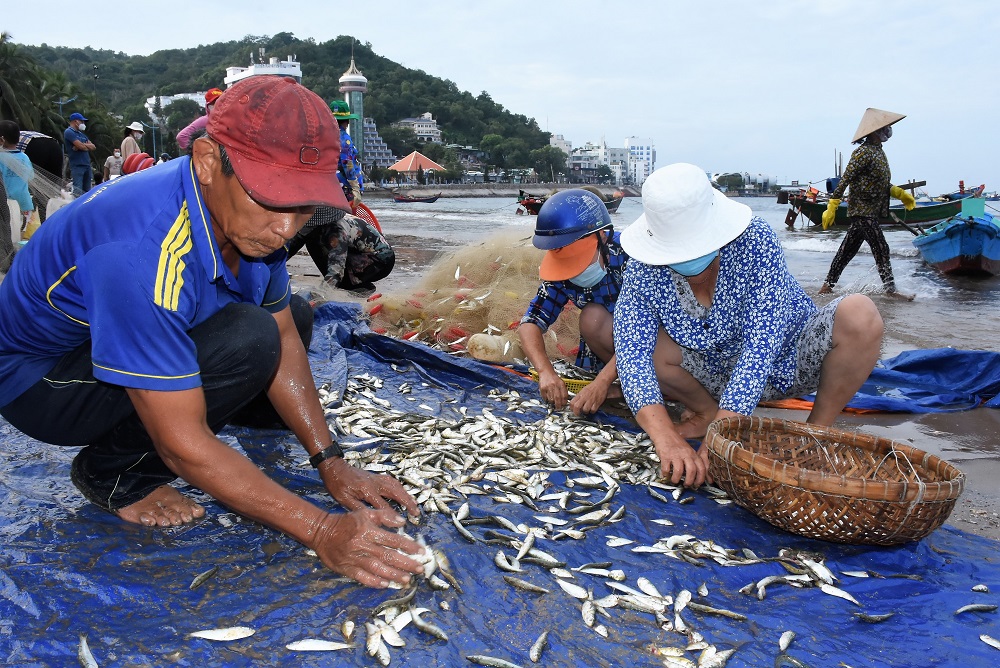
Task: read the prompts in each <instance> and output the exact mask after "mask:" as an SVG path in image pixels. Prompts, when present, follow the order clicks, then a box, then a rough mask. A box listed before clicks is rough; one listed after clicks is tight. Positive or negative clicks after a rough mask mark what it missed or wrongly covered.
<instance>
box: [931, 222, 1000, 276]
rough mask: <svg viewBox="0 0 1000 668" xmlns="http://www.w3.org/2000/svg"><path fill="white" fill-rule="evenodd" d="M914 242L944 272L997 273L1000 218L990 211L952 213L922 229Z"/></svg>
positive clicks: (992, 274) (987, 274) (999, 255)
mask: <svg viewBox="0 0 1000 668" xmlns="http://www.w3.org/2000/svg"><path fill="white" fill-rule="evenodd" d="M913 245H914V246H915V247H916V249H917V250H918V251H920V255H921V256H922V257H923V258H924V261H925V262H927V264H929V265H931V266H932V267H934V268H936V269H938V270H940V271H942V272H944V273H946V274H967V275H970V276H996V275H998V274H1000V220H998V219H995V218H994V217H993V216H992V215H991V214H988V213H983V214H982V215H979V216H972V215H958V216H954V217H952V218H949V219H948V220H944V221H942V222H940V223H938V224H937V225H935V226H933V227H929V228H927V229H925V230H923V232H921V234H920V235H918V236H917V237H915V238H914V239H913Z"/></svg>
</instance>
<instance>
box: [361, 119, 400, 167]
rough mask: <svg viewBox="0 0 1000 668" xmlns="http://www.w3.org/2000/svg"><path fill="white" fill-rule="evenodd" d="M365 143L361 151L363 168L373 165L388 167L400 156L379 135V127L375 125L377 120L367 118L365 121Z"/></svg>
mask: <svg viewBox="0 0 1000 668" xmlns="http://www.w3.org/2000/svg"><path fill="white" fill-rule="evenodd" d="M364 123H365V125H364V145H363V147H362V151H361V166H362V167H363V168H368V167H371V166H372V165H375V166H378V167H382V168H384V169H388V168H389V167H390V166H392V165H393V164H394V163H395V162H396V161H397V160H398V158H397V157H396V156H395V154H393V152H392V151H391V150H390V149H389V147H388V146H387V145H386V143H385V141H384V140H383V139H382V137H381V136H379V133H378V128H377V127H375V120H374V119H372V118H366V119H365V121H364Z"/></svg>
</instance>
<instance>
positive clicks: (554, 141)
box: [549, 135, 573, 167]
mask: <svg viewBox="0 0 1000 668" xmlns="http://www.w3.org/2000/svg"><path fill="white" fill-rule="evenodd" d="M549 146H555V147H556V148H557V149H559V150H560V151H562V152H563V153H565V154H566V165H565V166H566V167H569V156H571V155H572V154H573V142H571V141H568V140H567V139H566V138H565V137H563V136H562V135H552V136H550V137H549Z"/></svg>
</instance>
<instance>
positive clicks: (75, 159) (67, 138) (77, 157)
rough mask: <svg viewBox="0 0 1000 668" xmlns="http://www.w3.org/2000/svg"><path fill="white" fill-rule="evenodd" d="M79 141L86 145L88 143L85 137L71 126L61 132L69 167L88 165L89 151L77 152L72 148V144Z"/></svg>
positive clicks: (87, 138)
mask: <svg viewBox="0 0 1000 668" xmlns="http://www.w3.org/2000/svg"><path fill="white" fill-rule="evenodd" d="M75 141H80V142H83V143H84V144H86V143H87V142H89V141H90V138H89V137H87V135H85V134H83V133H82V132H80V131H79V130H77V129H75V128H74V127H73V126H72V125H71V126H69V127H68V128H66V129H65V130H63V149H64V150H65V151H66V155H67V156H68V157H69V164H71V165H89V164H90V151H77V150H76V149H75V148H73V142H75Z"/></svg>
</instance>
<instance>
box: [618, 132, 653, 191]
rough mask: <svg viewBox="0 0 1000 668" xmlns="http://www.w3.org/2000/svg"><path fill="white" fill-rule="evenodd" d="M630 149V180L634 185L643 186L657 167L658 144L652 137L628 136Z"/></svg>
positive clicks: (627, 143) (627, 142)
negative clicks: (656, 144)
mask: <svg viewBox="0 0 1000 668" xmlns="http://www.w3.org/2000/svg"><path fill="white" fill-rule="evenodd" d="M625 148H626V150H627V151H628V180H629V182H630V183H631V184H632V185H636V186H641V185H642V184H643V182H644V181H645V180H646V178H647V177H648V176H649V175H650V174H652V173H653V169H654V168H655V167H656V146H655V145H654V144H653V140H652V139H646V138H643V137H626V138H625Z"/></svg>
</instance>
